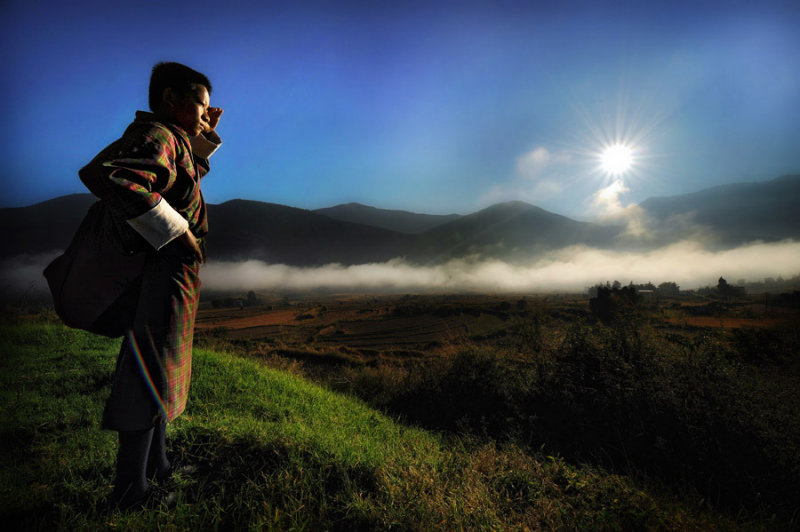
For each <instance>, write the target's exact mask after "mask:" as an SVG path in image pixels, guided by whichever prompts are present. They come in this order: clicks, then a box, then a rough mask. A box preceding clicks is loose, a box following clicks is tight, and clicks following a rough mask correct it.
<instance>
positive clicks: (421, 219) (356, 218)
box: [314, 203, 460, 234]
mask: <svg viewBox="0 0 800 532" xmlns="http://www.w3.org/2000/svg"><path fill="white" fill-rule="evenodd" d="M314 212H317V213H320V214H324V215H325V216H328V217H329V218H333V219H334V220H341V221H343V222H353V223H357V224H363V225H371V226H373V227H380V228H382V229H388V230H389V231H395V232H398V233H406V234H419V233H424V232H425V231H428V230H429V229H433V228H434V227H436V226H439V225H442V224H444V223H447V222H451V221H453V220H457V219H458V218H460V216H459V215H458V214H445V215H439V214H417V213H414V212H408V211H398V210H387V209H378V208H376V207H370V206H369V205H362V204H360V203H345V204H341V205H336V206H335V207H328V208H325V209H317V210H316V211H314Z"/></svg>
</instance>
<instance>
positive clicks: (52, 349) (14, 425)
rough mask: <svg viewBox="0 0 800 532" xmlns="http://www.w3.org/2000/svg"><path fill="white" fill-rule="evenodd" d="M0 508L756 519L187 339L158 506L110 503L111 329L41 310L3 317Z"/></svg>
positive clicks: (529, 520)
mask: <svg viewBox="0 0 800 532" xmlns="http://www.w3.org/2000/svg"><path fill="white" fill-rule="evenodd" d="M0 327H1V329H0V390H1V391H0V399H1V400H2V401H1V402H0V442H2V443H0V489H1V490H2V491H0V516H1V517H2V521H3V522H4V523H6V524H7V525H8V524H10V525H11V529H14V530H25V529H53V528H59V529H70V530H72V529H105V528H112V529H135V530H146V529H154V528H156V527H160V528H166V529H196V530H205V529H217V528H218V529H244V528H250V529H252V528H256V529H264V530H322V529H331V530H392V529H394V530H517V529H531V530H535V529H603V530H614V529H617V530H620V529H621V530H639V529H652V530H657V529H664V530H675V529H688V530H697V529H702V530H709V529H711V530H714V529H722V530H729V529H736V528H750V527H753V528H760V526H759V525H758V523H752V522H751V523H748V522H742V521H740V522H736V521H733V520H731V519H729V518H726V517H724V516H720V515H715V514H712V513H710V511H709V510H708V509H707V508H706V507H704V506H703V501H702V500H700V499H690V498H689V497H688V496H686V497H685V498H681V497H678V496H676V495H674V492H670V491H668V490H666V489H665V488H664V486H662V485H660V484H646V483H643V482H641V481H635V480H632V479H631V478H629V477H626V476H622V475H616V474H609V473H607V472H604V471H603V470H601V469H599V468H595V467H590V466H578V465H574V464H570V463H567V462H566V461H565V460H563V459H561V458H558V457H551V456H538V455H532V454H530V453H524V452H522V451H521V450H520V449H518V448H516V447H514V446H503V447H501V446H498V445H497V444H494V443H486V442H483V443H476V442H475V441H470V440H467V439H463V440H462V439H459V438H458V437H456V436H442V435H437V434H435V433H430V432H426V431H423V430H419V429H416V428H411V427H408V426H404V425H402V424H399V423H397V422H395V421H393V420H392V419H390V418H388V417H387V416H385V415H383V414H381V413H379V412H378V411H376V410H374V409H371V408H369V407H367V406H366V405H365V404H364V403H362V402H360V401H359V400H356V399H353V398H351V397H348V396H345V395H341V394H337V393H334V392H332V391H329V390H327V389H325V388H323V387H321V386H319V385H316V384H313V383H310V382H308V381H306V380H304V379H302V378H300V377H298V376H296V375H293V374H291V373H289V372H281V371H277V370H275V369H271V368H268V367H266V366H264V365H263V364H261V363H259V362H258V360H257V359H249V358H245V357H242V356H238V355H235V354H230V353H224V352H215V351H211V350H207V349H196V350H195V362H194V371H193V382H192V393H191V398H190V403H189V407H188V409H187V411H186V413H185V414H184V415H183V416H181V418H179V420H178V421H176V422H175V423H173V424H171V425H170V426H169V429H168V441H169V445H170V447H171V452H172V454H173V455H174V456H177V457H178V458H179V459H180V460H181V461H182V462H183V463H189V464H194V465H197V466H198V468H199V471H198V472H197V473H194V474H192V475H186V476H178V477H177V478H176V479H175V480H174V481H173V482H172V484H171V485H170V486H169V487H170V489H172V490H175V491H177V493H178V495H179V502H178V504H177V507H175V508H174V509H171V510H167V509H163V508H153V509H147V510H141V511H138V512H133V513H130V514H120V513H107V512H106V511H105V510H104V498H105V497H106V496H107V494H108V493H109V491H110V483H111V481H112V478H113V462H114V453H115V448H116V446H115V433H110V432H103V431H101V430H100V429H99V428H98V422H99V419H100V413H101V411H102V405H103V401H104V400H105V397H106V396H107V394H108V390H109V386H110V377H111V372H112V370H113V365H114V359H115V353H116V350H117V342H116V341H114V340H108V339H105V338H99V337H96V336H92V335H89V334H86V333H83V332H79V331H74V330H70V329H67V328H65V327H63V326H61V325H59V324H57V323H55V322H54V321H53V320H52V319H48V318H42V317H41V316H34V317H26V316H16V317H14V318H13V319H12V318H6V319H4V320H3V323H2V324H0Z"/></svg>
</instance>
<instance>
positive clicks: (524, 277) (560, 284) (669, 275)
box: [0, 241, 800, 301]
mask: <svg viewBox="0 0 800 532" xmlns="http://www.w3.org/2000/svg"><path fill="white" fill-rule="evenodd" d="M51 259H52V256H49V255H48V256H45V255H40V256H37V257H27V256H26V257H15V258H13V259H5V260H3V261H2V262H0V289H2V291H3V295H4V296H5V298H6V299H7V298H8V296H14V297H15V298H16V299H17V300H20V301H24V300H26V298H29V297H30V298H33V297H38V298H41V297H42V295H43V294H46V293H47V292H46V290H47V287H46V284H45V282H44V278H43V277H42V274H41V272H42V269H43V268H44V266H45V265H46V264H47V263H48V262H49V261H50V260H51ZM799 273H800V242H793V241H784V242H776V243H753V244H749V245H746V246H741V247H738V248H735V249H728V250H723V251H710V250H708V249H707V248H706V247H705V246H703V245H702V244H701V243H699V242H696V241H682V242H679V243H675V244H672V245H669V246H665V247H662V248H659V249H655V250H651V251H644V252H642V251H639V252H634V251H611V250H602V249H596V248H590V247H586V246H572V247H568V248H564V249H561V250H559V251H555V252H552V253H548V254H547V255H545V256H543V257H542V258H540V259H538V260H535V261H531V262H528V263H524V264H523V263H513V264H512V263H508V262H504V261H500V260H477V259H475V258H468V259H457V260H451V261H449V262H447V263H444V264H439V265H432V266H417V265H413V264H409V263H407V262H404V261H403V260H401V259H394V260H390V261H388V262H383V263H373V264H359V265H353V266H343V265H341V264H329V265H325V266H319V267H308V268H303V267H296V266H287V265H284V264H266V263H264V262H260V261H256V260H249V261H243V262H216V261H210V262H209V263H207V264H205V265H204V266H203V267H202V270H201V279H202V281H203V289H204V290H214V291H230V292H245V291H249V290H255V291H277V292H283V291H292V292H297V291H301V292H302V291H310V290H317V289H326V290H335V291H342V292H356V293H358V292H384V293H399V292H402V293H408V292H411V293H414V292H416V293H426V292H460V291H471V292H484V293H500V292H532V293H547V292H583V291H584V290H585V289H586V288H587V287H589V286H592V285H595V284H597V283H599V282H605V281H612V280H619V281H621V282H623V283H628V282H629V281H633V282H634V283H645V282H648V281H651V282H653V283H656V284H659V283H661V282H666V281H674V282H676V283H678V284H679V285H680V286H681V287H682V288H684V289H691V288H697V287H701V286H708V285H715V284H716V282H717V279H719V277H720V276H722V277H725V278H727V279H746V280H748V281H760V280H762V279H764V278H766V277H778V276H782V277H787V278H788V277H792V276H794V275H797V274H799Z"/></svg>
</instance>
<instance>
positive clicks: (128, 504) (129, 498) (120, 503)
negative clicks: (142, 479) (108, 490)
mask: <svg viewBox="0 0 800 532" xmlns="http://www.w3.org/2000/svg"><path fill="white" fill-rule="evenodd" d="M132 489H133V484H129V485H128V487H127V488H125V490H124V491H123V492H122V493H121V494H119V495H115V494H114V493H113V492H112V494H111V498H110V500H109V504H108V509H109V511H111V512H113V511H120V512H129V511H134V510H139V509H140V508H143V507H144V506H145V504H146V503H147V502H148V499H150V498H151V497H152V495H153V487H152V486H147V489H146V490H145V491H144V493H141V494H134V493H133V491H132ZM115 491H116V490H115Z"/></svg>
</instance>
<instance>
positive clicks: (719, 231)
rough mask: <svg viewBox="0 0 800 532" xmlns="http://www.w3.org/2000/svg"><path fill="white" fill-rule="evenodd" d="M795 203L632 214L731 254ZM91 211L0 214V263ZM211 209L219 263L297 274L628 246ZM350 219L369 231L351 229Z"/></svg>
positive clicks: (436, 220)
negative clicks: (704, 238) (708, 238)
mask: <svg viewBox="0 0 800 532" xmlns="http://www.w3.org/2000/svg"><path fill="white" fill-rule="evenodd" d="M798 199H800V175H785V176H781V177H778V178H776V179H773V180H770V181H763V182H745V183H732V184H728V185H719V186H716V187H711V188H708V189H702V190H699V191H697V192H693V193H689V194H678V195H674V196H661V197H653V198H648V199H646V200H645V201H643V202H642V203H640V204H639V207H640V208H641V210H642V211H643V212H644V213H645V214H646V215H647V217H649V218H650V219H651V221H652V222H653V226H654V227H659V228H660V229H659V230H661V232H662V235H661V236H662V237H663V238H661V239H660V240H659V241H658V242H659V245H661V244H664V243H668V242H670V241H677V240H679V239H682V238H689V237H691V234H692V233H691V231H693V230H696V228H698V227H700V228H703V229H704V230H705V231H706V233H711V234H713V235H714V236H715V238H716V239H717V241H718V242H719V243H721V244H722V245H726V246H735V245H739V244H742V243H746V242H752V241H755V240H762V241H777V240H784V239H791V238H795V239H798V238H800V209H797V208H796V205H797V202H798ZM94 201H96V200H95V198H94V197H93V196H92V195H91V194H88V193H86V194H70V195H67V196H61V197H57V198H52V199H50V200H46V201H43V202H40V203H37V204H34V205H31V206H28V207H8V208H0V224H2V226H3V227H9V228H12V230H11V231H5V232H4V233H2V234H0V258H8V257H12V256H15V255H23V254H28V255H35V254H42V253H53V252H55V251H57V250H63V249H64V248H65V247H66V246H67V244H68V243H69V241H70V239H71V238H72V235H73V234H74V232H75V230H76V229H77V227H78V225H79V223H80V221H81V219H82V218H83V216H84V214H85V212H86V210H87V209H88V207H89V206H90V205H91V204H92V203H93V202H94ZM208 209H209V218H210V223H211V226H212V231H211V233H210V235H209V236H208V249H209V253H210V256H211V257H212V259H216V260H247V259H257V260H262V261H266V262H271V263H282V264H288V265H294V266H315V265H321V264H328V263H340V264H346V265H350V264H362V263H372V262H385V261H388V260H390V259H394V258H402V259H405V260H407V261H409V262H411V263H417V264H431V263H436V262H441V261H446V260H449V259H453V258H460V257H466V256H480V257H484V258H496V259H501V260H508V261H522V260H528V259H531V258H535V257H539V256H541V255H542V254H543V253H546V252H547V251H550V250H553V249H559V248H563V247H567V246H570V245H586V246H591V247H598V248H615V247H624V246H625V245H626V243H627V241H626V240H625V239H626V238H627V237H626V235H625V233H624V231H623V228H622V227H617V226H608V225H600V224H597V223H593V222H584V221H576V220H573V219H571V218H569V217H567V216H563V215H560V214H556V213H553V212H550V211H547V210H546V209H543V208H541V207H537V206H535V205H531V204H528V203H525V202H522V201H508V202H503V203H497V204H494V205H490V206H489V207H486V208H484V209H481V210H478V211H476V212H473V213H471V214H466V215H427V214H419V213H413V212H410V211H399V210H389V209H380V208H377V207H371V206H367V205H362V204H357V203H350V204H340V205H337V206H334V207H330V208H325V209H316V210H308V209H302V208H298V207H291V206H287V205H280V204H276V203H268V202H261V201H257V200H248V199H232V200H228V201H225V202H223V203H219V204H211V203H209V204H208ZM348 210H349V212H347V211H348ZM353 213H355V214H356V215H357V216H355V218H356V219H358V217H359V216H360V217H361V218H360V219H361V220H362V221H366V222H370V223H360V222H358V221H353V220H354V216H353ZM348 217H349V219H343V218H348ZM675 220H680V224H675V223H674V221H675ZM687 220H689V223H686V221H687ZM379 222H382V223H379ZM681 224H682V225H681ZM392 228H393V229H392Z"/></svg>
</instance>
